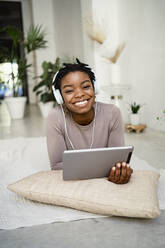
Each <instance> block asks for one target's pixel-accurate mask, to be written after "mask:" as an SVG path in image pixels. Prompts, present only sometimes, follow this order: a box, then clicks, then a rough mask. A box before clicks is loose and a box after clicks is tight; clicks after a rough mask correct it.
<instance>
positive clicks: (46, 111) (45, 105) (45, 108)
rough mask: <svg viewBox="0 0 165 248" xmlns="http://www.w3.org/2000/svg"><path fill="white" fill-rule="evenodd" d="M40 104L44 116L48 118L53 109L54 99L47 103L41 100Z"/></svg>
mask: <svg viewBox="0 0 165 248" xmlns="http://www.w3.org/2000/svg"><path fill="white" fill-rule="evenodd" d="M38 105H39V107H40V111H41V114H42V116H43V117H44V118H46V117H47V116H48V114H49V112H50V110H51V109H53V106H54V101H51V102H46V103H43V102H39V103H38Z"/></svg>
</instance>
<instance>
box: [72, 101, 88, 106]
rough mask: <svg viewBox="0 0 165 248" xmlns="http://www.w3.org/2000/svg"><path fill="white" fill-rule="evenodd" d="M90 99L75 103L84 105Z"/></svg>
mask: <svg viewBox="0 0 165 248" xmlns="http://www.w3.org/2000/svg"><path fill="white" fill-rule="evenodd" d="M87 102H88V101H87V100H85V101H82V102H76V103H75V105H83V104H86V103H87Z"/></svg>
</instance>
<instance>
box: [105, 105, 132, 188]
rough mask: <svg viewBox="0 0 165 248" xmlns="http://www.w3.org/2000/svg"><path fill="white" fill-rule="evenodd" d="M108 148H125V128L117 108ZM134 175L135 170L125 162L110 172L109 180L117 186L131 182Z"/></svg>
mask: <svg viewBox="0 0 165 248" xmlns="http://www.w3.org/2000/svg"><path fill="white" fill-rule="evenodd" d="M108 146H109V147H113V146H124V126H123V122H122V117H121V112H120V110H119V109H118V108H115V112H114V115H113V125H112V127H111V131H110V135H109V140H108ZM132 173H133V170H132V169H131V168H130V166H129V164H126V163H125V162H122V163H117V164H116V165H114V167H113V168H112V169H111V170H110V173H109V178H108V180H109V181H111V182H113V183H117V184H125V183H128V182H129V180H130V178H131V174H132Z"/></svg>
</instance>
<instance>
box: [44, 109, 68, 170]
mask: <svg viewBox="0 0 165 248" xmlns="http://www.w3.org/2000/svg"><path fill="white" fill-rule="evenodd" d="M46 136H47V148H48V155H49V160H50V167H51V169H52V170H60V169H62V168H63V163H62V154H63V152H64V150H66V145H65V140H64V135H63V131H62V127H61V125H60V121H59V118H58V116H57V113H56V112H53V111H52V112H51V113H50V114H49V115H48V118H47V123H46Z"/></svg>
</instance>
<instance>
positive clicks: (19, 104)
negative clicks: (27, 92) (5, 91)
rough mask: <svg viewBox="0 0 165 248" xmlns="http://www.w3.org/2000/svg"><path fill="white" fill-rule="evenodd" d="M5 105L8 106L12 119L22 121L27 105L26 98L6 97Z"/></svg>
mask: <svg viewBox="0 0 165 248" xmlns="http://www.w3.org/2000/svg"><path fill="white" fill-rule="evenodd" d="M4 101H5V103H6V104H7V107H8V110H9V113H10V116H11V119H14V120H16V119H22V118H23V117H24V113H25V104H26V101H27V97H26V96H19V97H6V98H5V100H4Z"/></svg>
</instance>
